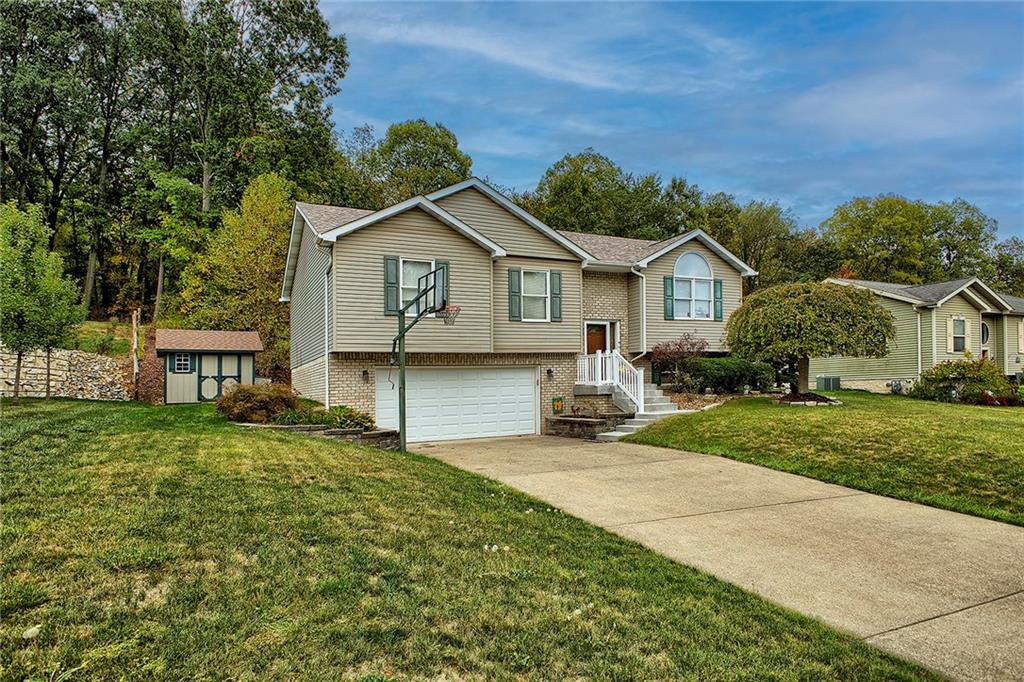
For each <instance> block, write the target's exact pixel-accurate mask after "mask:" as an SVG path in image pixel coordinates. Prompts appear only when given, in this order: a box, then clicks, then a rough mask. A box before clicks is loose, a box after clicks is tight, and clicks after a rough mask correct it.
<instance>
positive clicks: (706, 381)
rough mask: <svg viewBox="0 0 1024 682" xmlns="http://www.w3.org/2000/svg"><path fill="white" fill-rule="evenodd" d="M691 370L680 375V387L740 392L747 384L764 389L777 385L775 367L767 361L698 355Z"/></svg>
mask: <svg viewBox="0 0 1024 682" xmlns="http://www.w3.org/2000/svg"><path fill="white" fill-rule="evenodd" d="M689 370H690V371H689V373H688V374H684V375H682V376H680V377H679V378H678V381H677V386H678V387H679V388H681V389H684V390H691V391H697V392H698V393H703V392H704V390H705V389H708V388H710V389H711V390H713V391H716V392H723V393H738V392H740V391H742V390H743V387H744V386H749V387H750V388H751V389H752V390H757V391H763V390H765V389H767V388H771V387H772V386H773V385H774V384H775V368H774V367H772V366H771V365H769V364H768V363H767V362H751V361H750V360H745V359H743V358H738V357H724V358H697V359H696V360H694V361H693V362H691V363H690V366H689Z"/></svg>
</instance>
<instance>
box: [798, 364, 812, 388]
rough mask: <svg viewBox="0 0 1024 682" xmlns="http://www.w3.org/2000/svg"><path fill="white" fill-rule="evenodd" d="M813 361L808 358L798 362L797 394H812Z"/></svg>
mask: <svg viewBox="0 0 1024 682" xmlns="http://www.w3.org/2000/svg"><path fill="white" fill-rule="evenodd" d="M810 375H811V359H810V358H807V357H803V358H800V360H799V361H798V362H797V379H796V382H797V385H796V386H797V393H810V392H811V386H810V383H811V376H810Z"/></svg>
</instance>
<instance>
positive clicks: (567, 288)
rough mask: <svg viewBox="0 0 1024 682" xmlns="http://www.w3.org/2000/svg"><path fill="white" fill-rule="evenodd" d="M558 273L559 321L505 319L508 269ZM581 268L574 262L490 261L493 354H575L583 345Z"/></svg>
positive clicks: (501, 259)
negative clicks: (560, 318)
mask: <svg viewBox="0 0 1024 682" xmlns="http://www.w3.org/2000/svg"><path fill="white" fill-rule="evenodd" d="M509 268H522V269H524V270H558V271H559V272H561V273H562V321H561V322H512V321H511V320H509V319H508V270H509ZM582 272H583V270H582V268H581V267H580V264H579V263H578V262H572V261H564V260H548V259H543V258H500V259H498V260H497V261H495V262H494V351H495V352H518V353H556V352H569V353H578V352H580V349H581V348H582V344H583V318H582V312H581V301H580V297H581V292H582V288H583V277H582Z"/></svg>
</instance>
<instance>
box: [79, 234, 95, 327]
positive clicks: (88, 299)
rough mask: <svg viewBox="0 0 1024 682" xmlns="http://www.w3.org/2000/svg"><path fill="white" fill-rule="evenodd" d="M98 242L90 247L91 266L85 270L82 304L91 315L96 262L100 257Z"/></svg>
mask: <svg viewBox="0 0 1024 682" xmlns="http://www.w3.org/2000/svg"><path fill="white" fill-rule="evenodd" d="M97 246H98V245H97V244H96V240H95V239H94V240H93V243H92V245H91V246H90V247H89V264H88V265H87V266H86V268H85V284H84V286H83V291H82V303H83V305H85V312H86V314H88V313H89V307H90V305H91V304H92V290H93V289H94V288H95V284H96V261H97V259H98V257H99V254H98V253H97Z"/></svg>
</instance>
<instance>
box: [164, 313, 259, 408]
mask: <svg viewBox="0 0 1024 682" xmlns="http://www.w3.org/2000/svg"><path fill="white" fill-rule="evenodd" d="M262 351H263V343H262V342H261V341H260V335H259V334H258V333H257V332H240V331H210V330H197V329H157V330H156V354H157V357H158V358H160V360H161V365H162V366H163V371H164V403H166V404H171V403H199V402H205V401H208V400H216V399H217V398H219V397H220V396H221V394H223V393H224V391H225V390H227V389H229V388H230V387H232V386H235V385H237V384H252V383H255V382H256V353H261V352H262ZM158 390H159V389H158Z"/></svg>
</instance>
